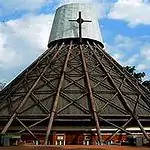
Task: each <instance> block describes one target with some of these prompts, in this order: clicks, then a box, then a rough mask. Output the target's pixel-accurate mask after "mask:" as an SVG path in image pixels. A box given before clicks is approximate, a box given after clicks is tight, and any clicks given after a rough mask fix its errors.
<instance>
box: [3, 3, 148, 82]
mask: <svg viewBox="0 0 150 150" xmlns="http://www.w3.org/2000/svg"><path fill="white" fill-rule="evenodd" d="M77 2H80V3H91V4H92V5H95V9H96V10H97V14H98V16H99V25H100V29H101V32H102V36H103V41H104V44H105V49H106V51H107V52H108V53H109V54H110V55H111V56H112V57H113V58H115V59H116V60H117V61H118V62H119V63H120V64H121V65H122V66H127V65H129V66H136V69H137V72H145V73H146V76H145V78H144V80H150V17H149V16H150V15H149V14H150V0H0V82H5V83H9V82H10V81H12V80H13V79H14V78H15V77H16V76H17V75H18V74H19V73H21V72H22V71H23V70H24V69H25V68H26V67H27V66H28V65H29V64H31V63H32V62H33V61H34V60H35V59H36V58H37V57H38V56H39V55H41V54H42V53H43V52H44V51H45V50H46V49H47V43H48V38H49V34H50V30H51V26H52V22H53V18H54V14H55V11H56V9H57V8H58V7H59V6H61V5H63V4H67V3H77Z"/></svg>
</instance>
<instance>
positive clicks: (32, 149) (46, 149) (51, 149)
mask: <svg viewBox="0 0 150 150" xmlns="http://www.w3.org/2000/svg"><path fill="white" fill-rule="evenodd" d="M0 150H150V147H131V146H82V145H74V146H73V145H71V146H69V145H67V146H11V147H0Z"/></svg>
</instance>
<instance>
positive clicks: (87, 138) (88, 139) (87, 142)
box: [83, 134, 91, 145]
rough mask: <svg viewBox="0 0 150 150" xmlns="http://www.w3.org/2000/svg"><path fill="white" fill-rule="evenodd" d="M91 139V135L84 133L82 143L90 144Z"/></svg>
mask: <svg viewBox="0 0 150 150" xmlns="http://www.w3.org/2000/svg"><path fill="white" fill-rule="evenodd" d="M90 141H91V135H90V134H84V140H83V145H90V144H91V143H90Z"/></svg>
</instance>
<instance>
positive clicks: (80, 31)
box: [69, 11, 92, 43]
mask: <svg viewBox="0 0 150 150" xmlns="http://www.w3.org/2000/svg"><path fill="white" fill-rule="evenodd" d="M69 21H76V22H77V23H78V24H79V40H80V43H82V23H83V22H92V21H90V20H83V19H82V17H81V11H79V18H78V19H77V20H69Z"/></svg>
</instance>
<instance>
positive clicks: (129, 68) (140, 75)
mask: <svg viewBox="0 0 150 150" xmlns="http://www.w3.org/2000/svg"><path fill="white" fill-rule="evenodd" d="M124 68H125V69H126V70H127V71H128V72H129V73H130V74H131V75H133V76H134V77H135V78H136V79H137V80H138V81H139V82H141V83H142V85H144V86H145V87H146V88H147V89H148V90H150V80H149V81H148V80H146V81H143V80H142V79H143V78H144V77H145V72H138V73H136V72H135V71H136V68H135V66H126V67H124Z"/></svg>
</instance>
